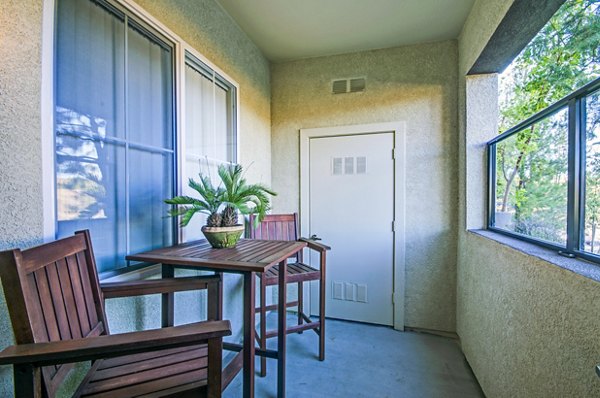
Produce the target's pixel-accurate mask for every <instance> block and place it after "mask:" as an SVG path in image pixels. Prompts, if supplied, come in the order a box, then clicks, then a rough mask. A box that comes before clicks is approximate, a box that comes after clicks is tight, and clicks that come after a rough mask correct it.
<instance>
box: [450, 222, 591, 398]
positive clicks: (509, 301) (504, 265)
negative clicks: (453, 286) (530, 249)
mask: <svg viewBox="0 0 600 398" xmlns="http://www.w3.org/2000/svg"><path fill="white" fill-rule="evenodd" d="M461 250H462V251H463V252H464V253H463V260H462V261H461V263H460V272H459V278H461V280H460V285H459V286H460V291H459V296H462V297H461V298H463V299H461V300H460V301H461V305H459V308H458V311H459V313H460V314H461V315H460V316H459V324H458V332H459V335H460V338H461V342H462V348H463V351H464V352H465V355H466V357H467V359H468V361H469V363H470V365H471V367H472V369H473V371H474V372H475V375H476V376H477V379H478V380H479V383H480V384H481V387H482V388H483V391H484V392H485V394H486V396H488V397H490V398H494V397H507V398H509V397H510V398H515V397H527V398H535V397H539V398H546V397H570V398H575V397H581V398H588V397H600V380H599V379H598V377H597V376H596V374H595V373H594V366H595V364H596V363H598V361H600V338H599V336H598V333H599V331H600V283H598V282H595V281H593V280H591V279H588V278H585V277H583V276H579V275H577V274H574V273H573V272H570V271H567V270H564V269H562V268H559V267H557V266H555V265H553V264H549V263H548V262H546V261H543V260H540V259H537V258H535V257H532V256H530V255H527V254H524V253H521V252H518V251H517V250H515V249H512V248H510V247H508V246H504V245H501V244H499V243H498V242H496V241H493V240H490V239H487V238H485V237H481V236H478V235H475V234H472V233H469V234H468V237H467V239H466V241H465V244H464V245H463V247H462V248H461Z"/></svg>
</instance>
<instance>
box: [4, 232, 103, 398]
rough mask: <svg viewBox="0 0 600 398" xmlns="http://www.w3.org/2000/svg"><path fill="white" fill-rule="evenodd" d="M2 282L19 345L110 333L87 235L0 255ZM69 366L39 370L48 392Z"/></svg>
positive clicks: (65, 373)
mask: <svg viewBox="0 0 600 398" xmlns="http://www.w3.org/2000/svg"><path fill="white" fill-rule="evenodd" d="M0 279H2V283H3V286H4V291H5V295H6V298H7V300H6V301H7V304H8V310H9V313H10V316H11V320H12V324H13V329H14V332H15V339H16V340H17V343H18V344H25V343H34V342H36V343H38V342H47V341H58V340H70V339H78V338H82V337H87V336H98V335H100V334H106V333H108V328H107V327H106V315H105V313H104V304H103V300H102V293H101V292H100V288H99V281H98V275H97V271H96V264H95V261H94V257H93V252H92V248H91V242H90V238H89V233H88V232H87V231H82V232H78V233H76V234H75V236H72V237H69V238H65V239H61V240H58V241H55V242H52V243H48V244H45V245H42V246H38V247H34V248H32V249H28V250H25V251H20V250H18V249H17V250H12V251H8V252H3V253H0ZM70 368H72V365H70V364H65V365H60V366H48V367H44V368H43V369H42V375H43V380H44V388H45V390H46V393H47V394H48V395H50V396H53V395H54V392H55V391H56V388H58V386H59V385H60V384H61V383H62V382H63V380H64V377H65V376H66V375H67V373H68V371H69V370H70Z"/></svg>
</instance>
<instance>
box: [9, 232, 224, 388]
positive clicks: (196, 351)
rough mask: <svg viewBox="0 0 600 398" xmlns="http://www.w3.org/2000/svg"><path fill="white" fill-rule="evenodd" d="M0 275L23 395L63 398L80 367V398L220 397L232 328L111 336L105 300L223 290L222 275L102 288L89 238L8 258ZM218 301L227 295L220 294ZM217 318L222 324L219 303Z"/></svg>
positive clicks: (203, 325) (212, 309) (213, 306)
mask: <svg viewBox="0 0 600 398" xmlns="http://www.w3.org/2000/svg"><path fill="white" fill-rule="evenodd" d="M0 278H1V279H2V284H3V287H4V294H5V296H6V302H7V306H8V310H9V313H10V317H11V321H12V326H13V330H14V334H15V340H16V345H14V346H11V347H8V348H6V349H5V350H3V351H2V352H0V365H5V364H12V365H13V366H14V382H15V395H16V396H17V397H54V396H55V393H56V391H57V389H58V387H59V386H60V385H61V383H62V382H63V381H64V379H65V377H66V375H67V373H68V372H69V371H70V370H71V368H72V367H73V365H72V364H73V363H74V362H82V361H92V362H91V369H90V370H89V372H88V373H87V375H86V376H85V378H84V380H83V382H82V384H81V385H80V387H79V388H78V389H77V391H76V393H75V395H74V396H76V397H111V398H119V397H134V396H135V397H137V396H142V395H143V396H144V397H146V396H148V397H165V396H169V397H174V396H177V397H180V396H188V395H187V394H194V395H193V396H208V397H210V398H213V397H220V396H221V366H222V357H221V356H222V338H223V336H227V335H230V334H231V327H230V325H229V321H217V320H215V321H206V322H198V323H193V324H188V325H183V326H178V327H168V328H163V329H157V330H147V331H142V332H133V333H124V334H116V335H111V334H110V333H109V329H108V324H107V322H106V314H105V311H104V299H105V298H112V297H122V296H135V295H143V294H154V293H167V292H175V291H181V290H196V289H205V288H208V289H209V299H211V298H212V297H210V296H211V294H212V295H215V294H214V293H215V292H218V289H219V288H220V287H219V286H220V279H219V278H218V277H216V278H215V277H213V276H210V277H193V278H178V279H162V280H145V281H135V282H123V283H111V284H107V285H106V286H102V287H101V286H100V284H99V281H98V276H97V272H96V264H95V260H94V254H93V251H92V246H91V241H90V236H89V233H88V232H87V231H80V232H77V233H76V234H75V235H74V236H72V237H69V238H65V239H61V240H58V241H56V242H52V243H48V244H45V245H42V246H38V247H35V248H32V249H29V250H25V251H21V250H18V249H16V250H10V251H5V252H2V253H0ZM216 296H217V297H218V295H216ZM212 301H213V302H211V303H209V312H208V313H209V319H216V317H218V306H219V305H220V303H215V302H214V301H215V300H212Z"/></svg>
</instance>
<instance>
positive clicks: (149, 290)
mask: <svg viewBox="0 0 600 398" xmlns="http://www.w3.org/2000/svg"><path fill="white" fill-rule="evenodd" d="M220 281H221V277H220V276H219V275H207V276H191V277H185V278H163V279H149V280H141V281H127V282H110V283H101V284H100V289H102V293H103V294H104V298H107V299H108V298H116V297H132V296H142V295H146V294H158V293H173V292H181V291H186V290H199V289H207V288H208V285H209V284H210V283H219V282H220Z"/></svg>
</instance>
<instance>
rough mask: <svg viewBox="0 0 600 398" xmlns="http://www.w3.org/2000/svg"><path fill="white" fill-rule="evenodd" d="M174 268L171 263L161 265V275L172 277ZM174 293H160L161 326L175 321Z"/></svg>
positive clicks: (166, 325) (169, 324)
mask: <svg viewBox="0 0 600 398" xmlns="http://www.w3.org/2000/svg"><path fill="white" fill-rule="evenodd" d="M174 276H175V268H174V267H173V266H172V265H168V264H163V265H162V277H163V278H173V277H174ZM174 314H175V293H163V294H162V295H161V315H162V327H168V326H173V324H174V322H175V317H174Z"/></svg>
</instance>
